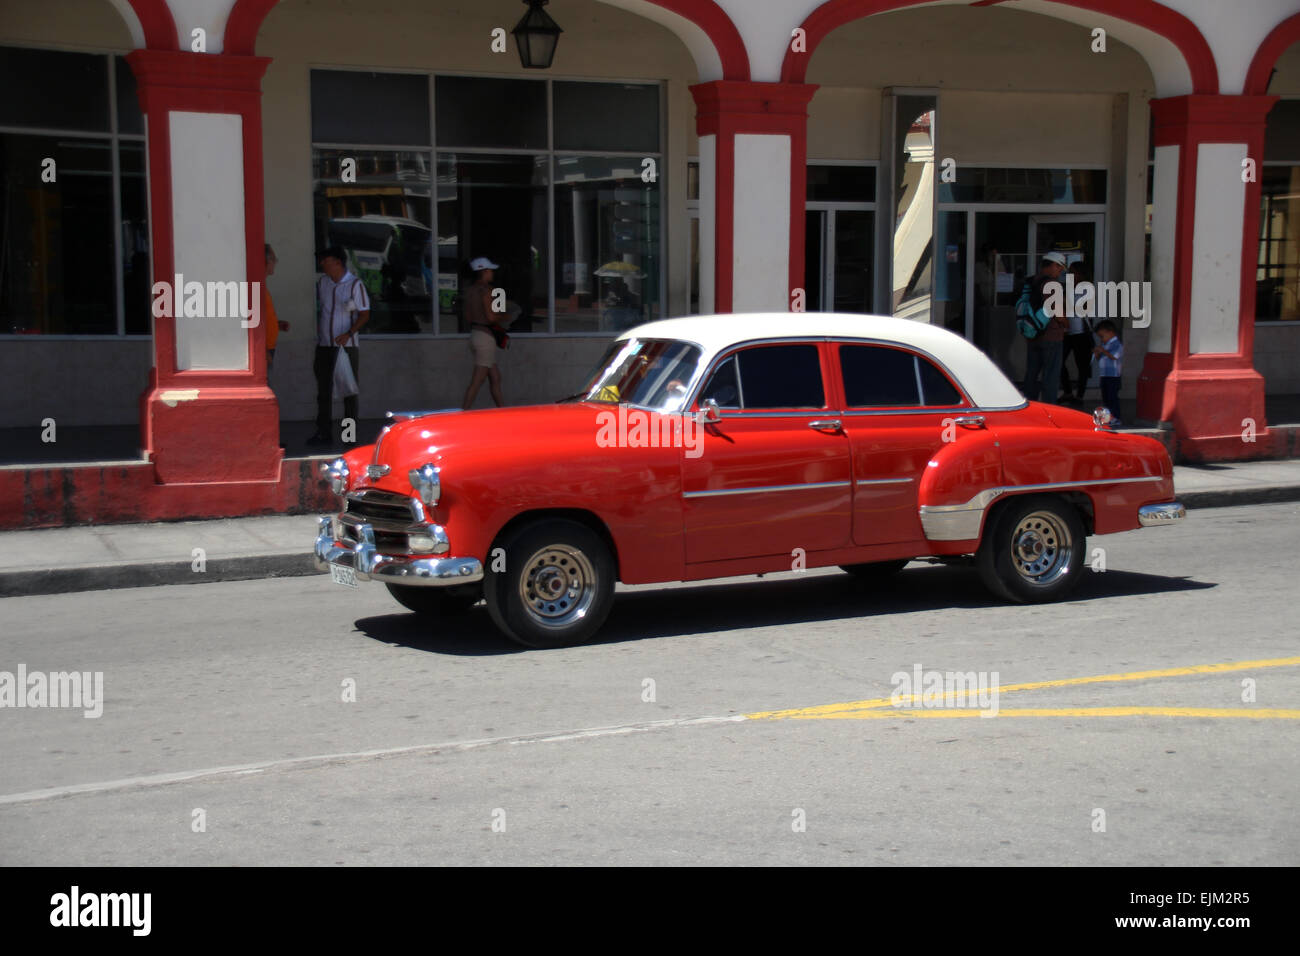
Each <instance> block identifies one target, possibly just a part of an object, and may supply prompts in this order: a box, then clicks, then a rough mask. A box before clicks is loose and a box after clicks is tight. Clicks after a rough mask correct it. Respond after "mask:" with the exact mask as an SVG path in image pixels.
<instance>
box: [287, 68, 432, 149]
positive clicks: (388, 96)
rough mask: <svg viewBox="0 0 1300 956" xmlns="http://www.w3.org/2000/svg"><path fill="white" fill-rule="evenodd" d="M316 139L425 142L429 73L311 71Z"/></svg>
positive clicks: (369, 143) (387, 143)
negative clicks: (427, 74) (426, 74)
mask: <svg viewBox="0 0 1300 956" xmlns="http://www.w3.org/2000/svg"><path fill="white" fill-rule="evenodd" d="M311 138H312V142H314V143H357V144H358V145H365V146H428V145H429V78H428V77H427V76H424V75H423V74H418V73H363V72H361V71H359V70H312V71H311Z"/></svg>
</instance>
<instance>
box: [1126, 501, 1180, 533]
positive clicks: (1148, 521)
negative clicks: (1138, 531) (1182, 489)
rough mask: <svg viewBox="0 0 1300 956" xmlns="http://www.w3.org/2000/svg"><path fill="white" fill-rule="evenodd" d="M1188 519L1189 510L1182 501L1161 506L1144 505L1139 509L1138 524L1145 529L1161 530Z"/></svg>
mask: <svg viewBox="0 0 1300 956" xmlns="http://www.w3.org/2000/svg"><path fill="white" fill-rule="evenodd" d="M1186 518H1187V509H1186V508H1185V507H1184V506H1183V503H1182V502H1181V501H1169V502H1166V503H1165V504H1161V505H1143V506H1142V507H1141V508H1139V509H1138V524H1140V525H1141V526H1142V527H1144V528H1160V527H1164V526H1166V525H1171V524H1177V523H1178V522H1179V521H1184V520H1186Z"/></svg>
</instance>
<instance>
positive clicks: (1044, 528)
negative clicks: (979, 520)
mask: <svg viewBox="0 0 1300 956" xmlns="http://www.w3.org/2000/svg"><path fill="white" fill-rule="evenodd" d="M1086 551H1087V530H1086V529H1085V528H1084V525H1083V519H1082V518H1080V516H1079V512H1078V510H1077V509H1076V508H1075V507H1074V506H1073V505H1071V504H1069V503H1068V502H1066V501H1064V500H1062V499H1060V498H1057V497H1055V496H1053V495H1031V496H1026V497H1018V498H1012V499H1010V500H1009V501H1008V502H1006V504H1004V505H1003V506H1002V507H1001V508H999V509H998V510H997V512H995V514H994V515H993V516H992V518H991V519H990V521H989V523H988V525H987V526H986V527H985V529H984V538H983V540H981V541H980V547H979V551H978V552H977V553H976V555H975V563H976V566H977V567H978V568H979V573H980V579H981V580H982V581H983V582H984V586H985V587H987V588H988V589H989V590H990V591H992V592H993V593H994V594H996V595H997V596H998V597H1001V598H1003V599H1005V600H1008V601H1014V602H1016V603H1019V604H1041V603H1044V602H1047V601H1059V600H1061V599H1062V598H1064V597H1065V596H1066V595H1067V594H1069V593H1070V591H1072V590H1073V589H1074V587H1075V585H1076V584H1078V583H1079V576H1080V572H1081V571H1082V570H1083V559H1084V553H1085V552H1086Z"/></svg>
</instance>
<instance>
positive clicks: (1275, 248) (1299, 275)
mask: <svg viewBox="0 0 1300 956" xmlns="http://www.w3.org/2000/svg"><path fill="white" fill-rule="evenodd" d="M1260 180H1261V184H1262V189H1261V196H1260V214H1259V231H1260V237H1259V270H1258V272H1257V273H1256V277H1255V318H1256V319H1258V320H1261V321H1291V322H1293V321H1297V320H1300V165H1297V166H1265V167H1264V168H1263V170H1262V174H1261V176H1260Z"/></svg>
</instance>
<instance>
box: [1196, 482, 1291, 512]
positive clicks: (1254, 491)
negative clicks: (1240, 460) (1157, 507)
mask: <svg viewBox="0 0 1300 956" xmlns="http://www.w3.org/2000/svg"><path fill="white" fill-rule="evenodd" d="M1174 494H1175V495H1176V496H1177V498H1178V500H1179V501H1181V502H1182V503H1183V504H1184V505H1186V506H1187V507H1188V509H1189V510H1190V509H1192V508H1231V507H1234V506H1236V505H1261V504H1269V503H1270V502H1279V501H1300V485H1259V486H1258V487H1255V488H1230V489H1225V490H1222V491H1189V492H1187V494H1178V491H1177V489H1176V488H1175V490H1174Z"/></svg>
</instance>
